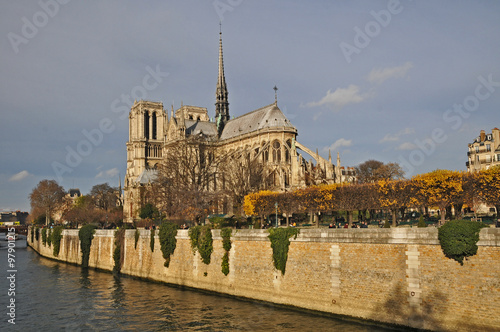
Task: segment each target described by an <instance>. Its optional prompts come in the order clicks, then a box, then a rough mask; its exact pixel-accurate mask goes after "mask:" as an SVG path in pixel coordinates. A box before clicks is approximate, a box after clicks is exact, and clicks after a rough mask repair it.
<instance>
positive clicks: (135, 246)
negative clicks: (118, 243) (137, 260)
mask: <svg viewBox="0 0 500 332" xmlns="http://www.w3.org/2000/svg"><path fill="white" fill-rule="evenodd" d="M140 235H141V234H140V233H139V230H138V229H136V230H135V234H134V240H135V243H134V249H137V242H139V236H140Z"/></svg>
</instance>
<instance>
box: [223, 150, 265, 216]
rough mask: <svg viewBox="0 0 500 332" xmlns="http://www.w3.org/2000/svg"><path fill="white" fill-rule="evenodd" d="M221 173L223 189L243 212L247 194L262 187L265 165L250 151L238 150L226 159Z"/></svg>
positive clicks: (241, 212) (240, 212) (239, 210)
mask: <svg viewBox="0 0 500 332" xmlns="http://www.w3.org/2000/svg"><path fill="white" fill-rule="evenodd" d="M219 174H220V178H221V181H220V182H221V185H222V187H223V189H224V190H225V192H227V193H228V194H229V195H230V196H232V198H233V202H234V205H236V206H237V207H238V212H239V214H243V202H244V199H245V195H247V194H248V193H251V192H255V191H258V190H259V189H262V184H263V182H264V177H265V176H264V165H263V164H262V163H261V162H260V161H259V160H258V156H255V157H252V154H251V152H250V151H237V152H235V153H234V154H232V155H230V156H227V158H225V159H224V161H223V163H221V167H220V170H219Z"/></svg>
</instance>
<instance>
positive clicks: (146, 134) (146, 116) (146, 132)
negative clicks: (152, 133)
mask: <svg viewBox="0 0 500 332" xmlns="http://www.w3.org/2000/svg"><path fill="white" fill-rule="evenodd" d="M144 137H145V138H149V113H148V112H147V111H146V112H144Z"/></svg>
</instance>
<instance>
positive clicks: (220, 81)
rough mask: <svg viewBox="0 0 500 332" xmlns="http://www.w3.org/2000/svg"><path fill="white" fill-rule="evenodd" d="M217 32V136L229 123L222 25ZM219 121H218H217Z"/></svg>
mask: <svg viewBox="0 0 500 332" xmlns="http://www.w3.org/2000/svg"><path fill="white" fill-rule="evenodd" d="M220 26H221V30H220V32H219V77H218V78H217V89H216V91H215V98H216V101H215V118H216V121H217V130H218V131H219V135H220V134H221V133H222V130H223V129H224V125H225V124H226V122H227V121H229V102H228V100H227V87H226V78H225V76H224V60H223V57H222V23H221V24H220ZM219 119H220V120H219Z"/></svg>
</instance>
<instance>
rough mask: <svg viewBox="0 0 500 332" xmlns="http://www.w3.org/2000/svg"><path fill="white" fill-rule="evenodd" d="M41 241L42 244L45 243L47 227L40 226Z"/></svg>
mask: <svg viewBox="0 0 500 332" xmlns="http://www.w3.org/2000/svg"><path fill="white" fill-rule="evenodd" d="M42 243H43V245H44V246H46V245H47V228H42Z"/></svg>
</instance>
